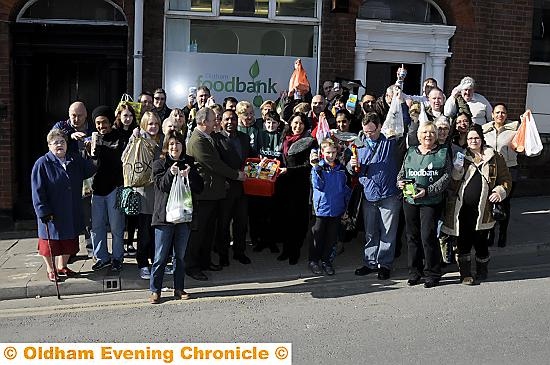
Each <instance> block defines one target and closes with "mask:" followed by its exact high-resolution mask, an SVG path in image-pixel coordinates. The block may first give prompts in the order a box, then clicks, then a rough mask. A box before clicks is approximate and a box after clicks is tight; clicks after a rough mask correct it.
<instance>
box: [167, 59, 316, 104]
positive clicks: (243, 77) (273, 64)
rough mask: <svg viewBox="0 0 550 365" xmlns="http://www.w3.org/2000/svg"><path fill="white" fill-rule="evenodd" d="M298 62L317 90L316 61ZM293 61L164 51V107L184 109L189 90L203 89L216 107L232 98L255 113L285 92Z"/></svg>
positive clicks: (313, 87)
mask: <svg viewBox="0 0 550 365" xmlns="http://www.w3.org/2000/svg"><path fill="white" fill-rule="evenodd" d="M301 59H302V65H303V66H304V68H305V70H306V72H307V74H308V76H309V82H310V83H311V87H312V89H313V90H317V87H316V85H315V76H316V75H317V60H316V59H315V58H311V57H302V58H301ZM295 60H296V57H286V56H257V55H245V54H219V53H200V52H198V53H195V52H193V53H189V52H179V51H167V52H166V53H165V65H164V85H165V89H166V92H167V94H168V99H167V101H168V106H170V107H181V106H182V105H186V104H187V95H188V90H189V88H191V87H199V86H201V85H204V86H206V87H208V88H209V89H210V91H211V93H212V95H213V96H214V98H215V100H216V101H217V102H218V103H221V102H222V101H223V99H224V98H226V97H228V96H234V97H236V98H237V99H238V100H248V101H250V102H252V104H253V105H254V107H255V108H256V109H257V108H258V107H259V106H260V105H262V103H263V102H264V101H265V100H267V99H271V100H276V99H277V98H278V97H279V94H280V93H281V92H282V91H284V90H285V89H287V88H288V80H289V79H290V75H292V71H294V61H295Z"/></svg>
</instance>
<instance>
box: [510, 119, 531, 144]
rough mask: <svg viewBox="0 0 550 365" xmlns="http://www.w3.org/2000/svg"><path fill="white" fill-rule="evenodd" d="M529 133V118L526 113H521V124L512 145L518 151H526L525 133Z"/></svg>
mask: <svg viewBox="0 0 550 365" xmlns="http://www.w3.org/2000/svg"><path fill="white" fill-rule="evenodd" d="M526 133H527V120H526V119H525V114H522V115H521V125H520V126H519V128H518V131H517V133H516V135H515V136H514V138H513V139H512V147H513V148H514V150H515V151H516V152H519V153H522V152H523V151H525V135H526Z"/></svg>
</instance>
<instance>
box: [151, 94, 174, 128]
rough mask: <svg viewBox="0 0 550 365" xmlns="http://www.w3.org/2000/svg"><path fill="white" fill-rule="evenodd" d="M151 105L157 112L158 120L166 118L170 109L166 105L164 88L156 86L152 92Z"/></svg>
mask: <svg viewBox="0 0 550 365" xmlns="http://www.w3.org/2000/svg"><path fill="white" fill-rule="evenodd" d="M153 106H154V107H155V108H154V109H153V110H154V111H155V112H156V113H157V115H158V116H159V119H160V120H164V119H166V118H168V116H169V115H170V113H171V112H172V109H170V108H169V107H168V106H166V91H164V89H162V88H158V89H156V90H155V93H154V94H153Z"/></svg>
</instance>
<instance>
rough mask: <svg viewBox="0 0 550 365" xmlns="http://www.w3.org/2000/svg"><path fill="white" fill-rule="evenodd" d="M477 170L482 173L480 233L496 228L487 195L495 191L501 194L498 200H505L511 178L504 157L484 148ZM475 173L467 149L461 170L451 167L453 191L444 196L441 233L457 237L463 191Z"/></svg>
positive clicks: (473, 164)
mask: <svg viewBox="0 0 550 365" xmlns="http://www.w3.org/2000/svg"><path fill="white" fill-rule="evenodd" d="M477 167H478V168H479V170H480V171H481V174H482V178H481V181H482V183H481V197H480V199H479V206H478V213H479V214H478V218H477V223H476V230H478V231H481V230H486V229H491V228H493V226H494V225H495V220H494V219H493V216H492V213H491V208H492V204H491V203H490V202H489V195H491V193H492V192H496V193H497V194H498V195H500V197H501V199H504V198H506V197H507V196H508V194H510V190H511V189H512V176H511V175H510V171H509V170H508V167H506V162H505V161H504V158H503V157H502V156H501V155H500V154H499V153H497V152H495V150H494V149H492V148H491V147H483V159H482V161H481V162H480V163H479V164H477ZM475 172H476V165H475V163H474V159H473V155H472V153H471V152H470V151H469V150H467V153H466V156H465V157H464V167H462V168H460V170H457V169H456V168H454V167H453V170H452V178H453V182H452V183H451V185H452V188H451V189H449V190H450V193H449V196H448V197H447V205H446V209H445V219H444V224H443V226H442V227H441V230H442V231H443V232H444V233H447V234H449V235H451V236H458V232H459V228H460V222H459V220H458V215H459V213H460V209H461V208H462V197H463V196H464V189H465V188H466V186H467V185H468V183H469V182H470V180H471V179H472V176H473V175H474V173H475ZM487 182H489V184H487Z"/></svg>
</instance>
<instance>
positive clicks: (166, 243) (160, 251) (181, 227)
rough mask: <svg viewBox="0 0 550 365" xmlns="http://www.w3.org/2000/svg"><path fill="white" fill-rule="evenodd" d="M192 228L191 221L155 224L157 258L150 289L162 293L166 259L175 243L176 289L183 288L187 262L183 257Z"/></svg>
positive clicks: (152, 269) (152, 270)
mask: <svg viewBox="0 0 550 365" xmlns="http://www.w3.org/2000/svg"><path fill="white" fill-rule="evenodd" d="M190 233H191V229H190V228H189V223H178V224H169V225H165V226H155V260H154V262H153V267H152V268H151V279H150V280H149V289H150V290H151V292H153V293H160V290H161V289H162V281H163V279H164V268H165V267H166V259H167V258H168V255H169V254H170V253H171V248H172V243H174V260H173V261H174V290H183V279H184V276H185V266H184V265H185V264H184V261H183V258H184V256H185V249H186V248H187V242H188V241H189V234H190Z"/></svg>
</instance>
